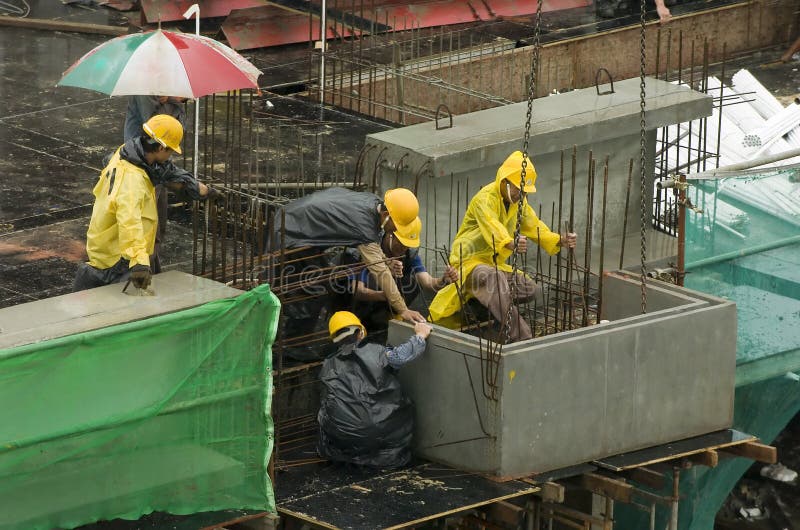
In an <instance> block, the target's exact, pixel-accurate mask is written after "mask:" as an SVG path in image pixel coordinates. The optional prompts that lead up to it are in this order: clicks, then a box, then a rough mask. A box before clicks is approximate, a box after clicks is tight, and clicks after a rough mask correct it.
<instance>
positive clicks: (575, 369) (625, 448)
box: [389, 275, 736, 477]
mask: <svg viewBox="0 0 800 530" xmlns="http://www.w3.org/2000/svg"><path fill="white" fill-rule="evenodd" d="M604 288H605V289H606V291H607V292H606V295H605V297H604V301H605V304H606V312H607V313H608V314H609V315H613V320H612V322H610V323H608V324H601V325H597V326H592V327H587V328H582V329H579V330H574V331H569V332H564V333H559V334H556V335H550V336H547V337H542V338H536V339H532V340H529V341H524V342H519V343H515V344H513V345H510V346H509V347H507V348H504V349H503V350H502V352H501V354H500V355H499V357H498V358H497V359H496V362H494V363H493V362H490V361H489V359H490V356H489V355H488V353H487V344H486V343H485V342H484V343H479V341H478V338H477V337H473V336H470V335H465V334H462V333H459V332H457V331H453V330H448V329H444V328H440V327H435V331H434V333H433V334H432V335H431V337H430V340H429V344H428V348H427V350H426V352H425V354H424V355H423V356H422V357H421V358H420V359H419V360H417V361H415V362H414V363H411V364H410V365H408V366H407V367H404V368H403V370H401V371H400V377H401V379H402V380H403V385H404V388H405V389H406V391H407V392H408V394H409V395H410V397H411V398H412V399H413V401H414V402H415V403H416V407H417V408H416V421H417V424H416V431H415V446H416V451H417V454H418V455H419V456H421V457H423V458H429V459H432V460H436V461H441V462H444V463H446V464H448V465H452V466H455V467H458V468H459V469H465V470H468V471H475V472H482V473H489V474H492V475H496V476H499V477H518V476H525V475H530V474H534V473H541V472H546V471H550V470H553V469H558V468H563V467H568V466H572V465H576V464H581V463H584V462H588V461H591V460H595V459H597V458H603V457H606V456H610V455H614V454H619V453H625V452H629V451H634V450H638V449H642V448H645V447H651V446H655V445H659V444H663V443H667V442H671V441H675V440H679V439H683V438H688V437H691V436H697V435H700V434H705V433H708V432H712V431H716V430H720V429H724V428H727V427H730V425H731V423H732V420H733V392H734V376H735V366H736V364H735V359H736V307H735V305H734V304H733V303H731V302H729V301H726V300H721V299H718V298H714V297H711V296H707V295H702V294H699V293H694V292H693V291H689V290H687V289H683V288H679V287H676V286H671V285H667V284H658V285H650V286H648V301H649V302H652V303H651V304H650V305H649V307H650V310H651V311H650V312H649V313H647V314H640V313H639V311H640V309H639V308H638V307H637V303H636V302H638V298H639V285H638V282H637V280H636V278H633V277H630V278H629V277H624V276H620V275H609V276H608V277H607V281H606V284H605V286H604ZM409 334H410V328H409V327H408V326H406V325H404V324H399V323H395V322H392V323H391V324H390V328H389V342H390V343H392V344H397V343H399V342H400V341H401V340H403V339H404V338H405V337H407V336H408V335H409ZM487 374H497V375H496V378H493V377H492V376H491V375H488V376H487ZM493 379H494V381H493V384H494V386H495V387H496V388H495V394H494V398H493V397H492V392H491V388H490V384H491V383H492V380H493ZM487 390H488V392H487Z"/></svg>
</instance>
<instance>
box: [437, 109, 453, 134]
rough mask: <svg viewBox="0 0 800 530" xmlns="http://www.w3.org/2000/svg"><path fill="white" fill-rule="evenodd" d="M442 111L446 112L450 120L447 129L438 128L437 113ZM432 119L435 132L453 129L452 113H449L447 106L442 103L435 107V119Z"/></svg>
mask: <svg viewBox="0 0 800 530" xmlns="http://www.w3.org/2000/svg"><path fill="white" fill-rule="evenodd" d="M442 109H444V110H446V111H447V116H448V117H449V118H450V125H448V126H447V127H439V111H441V110H442ZM434 119H435V120H436V130H437V131H439V130H442V129H450V128H452V127H453V113H452V112H450V109H448V108H447V105H445V104H444V103H442V104H440V105H439V106H438V107H436V117H435V118H434Z"/></svg>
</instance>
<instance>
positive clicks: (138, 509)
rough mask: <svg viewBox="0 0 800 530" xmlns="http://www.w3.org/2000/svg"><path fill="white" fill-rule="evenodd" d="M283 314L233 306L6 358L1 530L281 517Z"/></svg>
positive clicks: (230, 302)
mask: <svg viewBox="0 0 800 530" xmlns="http://www.w3.org/2000/svg"><path fill="white" fill-rule="evenodd" d="M279 310H280V307H279V303H278V301H277V299H276V298H275V297H274V296H273V295H272V293H271V292H270V290H269V287H268V286H266V285H264V286H261V287H259V288H257V289H254V290H252V291H249V292H246V293H243V294H242V295H241V296H238V297H236V298H229V299H223V300H217V301H214V302H210V303H206V304H204V305H201V306H198V307H195V308H192V309H188V310H183V311H179V312H176V313H171V314H166V315H162V316H158V317H153V318H149V319H145V320H140V321H136V322H131V323H127V324H123V325H117V326H112V327H107V328H103V329H99V330H95V331H91V332H87V333H82V334H78V335H71V336H67V337H63V338H59V339H54V340H50V341H45V342H40V343H36V344H31V345H26V346H23V347H18V348H13V349H6V350H0V403H2V404H3V406H2V407H1V408H0V529H3V530H11V529H15V530H16V529H18V530H23V529H24V530H36V529H49V528H56V527H60V528H71V527H74V526H77V525H81V524H85V523H89V522H92V521H97V520H103V519H113V518H118V517H121V518H126V519H137V518H138V517H140V516H141V515H142V514H146V513H149V512H152V511H163V512H170V513H173V514H189V513H194V512H200V511H212V510H221V509H229V508H230V509H232V508H240V509H258V510H268V511H274V510H275V502H274V497H273V492H272V487H271V484H270V481H269V477H268V475H267V463H268V460H269V457H270V454H271V452H272V443H273V427H272V420H271V417H270V415H269V412H270V403H271V397H272V376H271V358H272V355H271V345H272V342H273V340H274V337H275V332H276V328H277V323H278V314H279Z"/></svg>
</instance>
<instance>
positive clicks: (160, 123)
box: [142, 114, 183, 154]
mask: <svg viewBox="0 0 800 530" xmlns="http://www.w3.org/2000/svg"><path fill="white" fill-rule="evenodd" d="M142 129H144V132H145V133H146V134H147V136H149V137H150V138H152V139H153V140H155V141H156V142H158V143H159V144H161V146H162V147H164V148H166V149H172V150H173V151H175V152H176V153H178V154H181V140H183V126H182V125H181V122H179V121H178V120H176V119H175V118H173V117H172V116H170V115H168V114H156V115H155V116H153V117H152V118H150V119H149V120H147V121H146V122H145V123H144V124H143V125H142Z"/></svg>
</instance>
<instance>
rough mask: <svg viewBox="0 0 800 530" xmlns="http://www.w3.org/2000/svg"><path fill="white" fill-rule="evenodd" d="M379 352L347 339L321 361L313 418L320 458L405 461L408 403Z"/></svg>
mask: <svg viewBox="0 0 800 530" xmlns="http://www.w3.org/2000/svg"><path fill="white" fill-rule="evenodd" d="M385 352H386V348H385V347H384V346H381V345H380V344H375V343H370V344H361V345H359V344H356V343H355V342H354V341H351V342H349V343H347V344H344V345H342V346H341V347H340V348H339V351H338V352H337V353H336V354H334V355H332V356H331V357H328V358H327V359H325V363H324V364H323V366H322V371H321V372H320V378H321V379H322V383H323V384H324V385H325V390H324V393H323V396H322V405H321V406H320V410H319V414H318V417H317V419H318V420H319V428H320V437H319V444H318V450H319V453H320V455H322V456H323V457H324V458H328V459H330V460H333V461H338V462H348V463H353V464H358V465H364V466H370V467H378V468H394V467H400V466H403V465H405V464H407V463H408V462H409V460H410V459H411V450H410V445H411V436H412V433H413V430H414V412H413V406H412V403H411V400H410V399H408V398H407V397H406V396H405V394H403V389H402V387H401V386H400V381H399V379H398V378H397V375H396V371H395V370H394V369H393V368H392V367H391V366H389V360H388V358H387V356H386V353H385Z"/></svg>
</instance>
